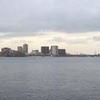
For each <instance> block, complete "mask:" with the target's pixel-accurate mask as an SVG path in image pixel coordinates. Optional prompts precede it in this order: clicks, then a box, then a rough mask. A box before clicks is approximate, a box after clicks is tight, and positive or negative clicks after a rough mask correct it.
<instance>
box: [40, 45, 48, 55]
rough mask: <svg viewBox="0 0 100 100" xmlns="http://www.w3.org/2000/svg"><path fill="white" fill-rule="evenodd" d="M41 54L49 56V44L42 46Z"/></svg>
mask: <svg viewBox="0 0 100 100" xmlns="http://www.w3.org/2000/svg"><path fill="white" fill-rule="evenodd" d="M41 54H42V56H48V55H49V54H50V53H49V47H48V46H42V47H41Z"/></svg>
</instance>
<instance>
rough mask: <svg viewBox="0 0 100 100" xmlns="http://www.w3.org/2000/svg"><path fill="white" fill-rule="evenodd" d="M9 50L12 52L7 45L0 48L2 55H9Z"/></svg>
mask: <svg viewBox="0 0 100 100" xmlns="http://www.w3.org/2000/svg"><path fill="white" fill-rule="evenodd" d="M11 52H12V50H11V49H10V48H7V47H5V48H2V49H1V55H2V56H10V54H11Z"/></svg>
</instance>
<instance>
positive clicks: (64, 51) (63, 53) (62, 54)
mask: <svg viewBox="0 0 100 100" xmlns="http://www.w3.org/2000/svg"><path fill="white" fill-rule="evenodd" d="M58 55H59V56H66V50H65V49H58Z"/></svg>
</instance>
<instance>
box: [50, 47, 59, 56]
mask: <svg viewBox="0 0 100 100" xmlns="http://www.w3.org/2000/svg"><path fill="white" fill-rule="evenodd" d="M51 56H58V46H51Z"/></svg>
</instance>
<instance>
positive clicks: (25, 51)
mask: <svg viewBox="0 0 100 100" xmlns="http://www.w3.org/2000/svg"><path fill="white" fill-rule="evenodd" d="M23 53H25V54H28V44H23Z"/></svg>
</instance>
